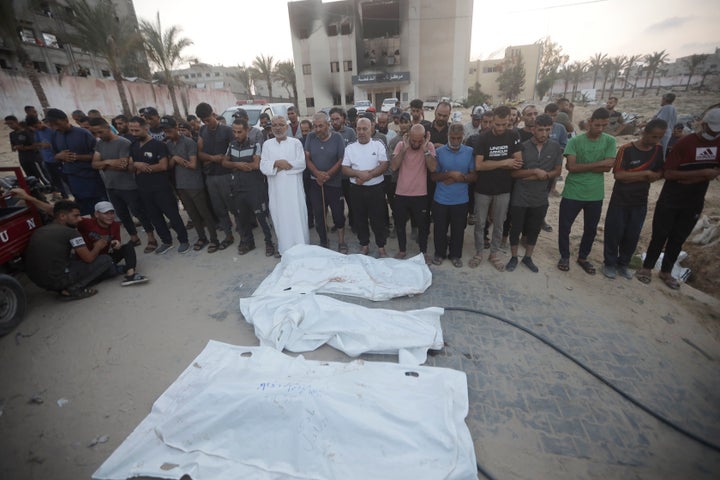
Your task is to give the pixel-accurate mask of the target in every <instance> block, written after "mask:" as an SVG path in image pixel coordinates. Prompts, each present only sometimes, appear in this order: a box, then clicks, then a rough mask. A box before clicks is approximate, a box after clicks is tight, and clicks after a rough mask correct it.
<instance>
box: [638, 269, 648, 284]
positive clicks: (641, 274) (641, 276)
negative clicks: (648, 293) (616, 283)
mask: <svg viewBox="0 0 720 480" xmlns="http://www.w3.org/2000/svg"><path fill="white" fill-rule="evenodd" d="M635 278H637V279H638V280H640V282H642V283H644V284H645V285H647V284H648V283H650V282H651V281H652V276H651V274H650V270H646V269H644V268H643V269H641V270H638V271H637V272H635Z"/></svg>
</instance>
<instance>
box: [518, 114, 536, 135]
mask: <svg viewBox="0 0 720 480" xmlns="http://www.w3.org/2000/svg"><path fill="white" fill-rule="evenodd" d="M537 116H538V111H537V107H535V105H526V106H525V108H523V109H522V120H523V128H520V129H518V135H520V142H526V141H528V140H530V139H531V138H532V137H533V127H534V126H535V119H536V118H537Z"/></svg>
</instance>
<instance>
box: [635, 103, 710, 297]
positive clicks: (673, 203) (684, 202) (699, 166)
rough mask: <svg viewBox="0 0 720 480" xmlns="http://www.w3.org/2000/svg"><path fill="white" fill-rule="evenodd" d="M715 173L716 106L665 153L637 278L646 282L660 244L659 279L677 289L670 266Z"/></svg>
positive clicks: (697, 213) (692, 226) (658, 253)
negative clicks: (662, 180) (647, 242)
mask: <svg viewBox="0 0 720 480" xmlns="http://www.w3.org/2000/svg"><path fill="white" fill-rule="evenodd" d="M718 175H720V108H713V109H711V110H708V112H707V113H706V114H705V116H704V117H703V119H702V123H701V124H700V131H698V132H696V133H694V134H691V135H686V136H684V137H683V138H681V139H680V140H678V142H677V143H676V144H675V146H674V147H673V148H672V150H671V151H670V154H669V155H668V158H667V160H666V162H665V166H664V176H665V184H664V185H663V188H662V191H661V192H660V196H659V197H658V200H657V203H656V204H655V214H654V215H653V223H652V238H651V239H650V245H648V250H647V255H646V256H645V261H643V268H642V269H640V270H638V271H637V273H636V274H635V276H636V277H637V278H638V280H640V281H641V282H643V283H650V279H651V276H650V272H651V271H652V269H653V267H654V266H655V263H656V262H657V260H658V258H659V257H660V253H661V252H662V251H663V247H664V251H665V254H664V256H663V260H662V266H661V268H660V279H661V280H662V281H663V282H665V284H666V285H667V286H668V287H670V288H672V289H673V290H677V289H678V288H680V284H679V283H678V281H677V280H676V279H675V278H673V276H672V268H673V266H674V265H675V262H676V261H677V259H678V256H679V255H680V251H681V250H682V245H683V243H685V240H686V239H687V237H688V236H689V235H690V233H691V232H692V230H693V228H694V227H695V224H696V223H697V221H698V218H700V214H701V213H702V210H703V207H704V206H705V193H707V189H708V186H709V185H710V181H711V180H715V179H716V178H718Z"/></svg>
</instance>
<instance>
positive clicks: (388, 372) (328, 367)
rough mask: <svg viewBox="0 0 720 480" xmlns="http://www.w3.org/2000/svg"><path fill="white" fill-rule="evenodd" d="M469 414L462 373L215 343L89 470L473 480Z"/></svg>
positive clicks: (105, 475)
mask: <svg viewBox="0 0 720 480" xmlns="http://www.w3.org/2000/svg"><path fill="white" fill-rule="evenodd" d="M467 412H468V396H467V386H466V377H465V374H464V373H463V372H458V371H455V370H449V369H444V368H434V367H407V366H405V367H403V366H401V365H396V364H389V363H374V362H367V363H365V362H362V361H355V362H352V363H347V364H343V363H324V362H317V361H307V360H305V359H303V358H302V357H297V358H292V357H289V356H286V355H283V354H281V353H279V352H277V351H275V350H272V349H269V348H265V347H236V346H232V345H227V344H223V343H219V342H214V341H211V342H210V343H208V345H207V346H206V348H205V350H203V352H202V353H201V354H200V355H199V356H198V357H197V358H196V359H195V361H194V362H192V364H191V365H190V366H189V367H188V368H187V369H186V370H185V371H184V372H183V373H182V374H181V375H180V377H179V378H178V379H177V380H176V381H175V382H174V383H173V384H172V385H171V386H170V387H169V388H168V389H167V391H165V393H163V394H162V395H161V396H160V398H158V400H157V401H156V402H155V404H154V406H153V409H152V412H151V413H150V415H148V417H146V418H145V419H144V420H143V421H142V423H141V424H140V425H139V426H138V427H137V428H136V429H135V431H133V433H132V434H131V435H130V436H129V437H128V438H127V439H126V440H125V441H124V442H123V443H122V445H120V447H118V449H117V450H116V451H115V452H114V453H113V454H112V456H111V457H110V458H109V459H108V460H107V461H106V462H105V463H104V464H103V465H102V466H101V467H100V468H99V469H98V470H97V471H96V472H95V473H94V474H93V478H94V479H96V480H124V479H127V478H131V477H134V476H149V477H155V478H167V479H179V478H180V477H182V476H183V475H189V476H190V477H191V478H192V479H193V480H206V479H212V480H224V479H233V480H235V479H240V478H242V479H256V480H271V479H272V480H279V479H333V480H334V479H343V480H352V479H362V480H367V479H380V478H382V479H385V478H388V479H390V478H392V479H396V480H402V479H408V480H418V479H448V480H453V479H463V480H465V479H469V478H476V471H475V468H476V464H475V452H474V449H473V444H472V439H471V437H470V432H469V431H468V428H467V426H466V425H465V422H464V419H465V416H466V415H467Z"/></svg>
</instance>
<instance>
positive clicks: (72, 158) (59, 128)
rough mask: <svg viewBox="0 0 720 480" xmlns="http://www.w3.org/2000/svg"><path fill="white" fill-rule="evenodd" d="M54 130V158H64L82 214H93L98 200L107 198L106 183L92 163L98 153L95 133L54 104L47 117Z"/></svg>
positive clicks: (71, 186) (64, 170) (62, 160)
mask: <svg viewBox="0 0 720 480" xmlns="http://www.w3.org/2000/svg"><path fill="white" fill-rule="evenodd" d="M45 118H46V119H47V120H48V122H49V123H50V126H51V127H52V129H53V130H55V134H54V135H53V137H52V148H53V151H54V152H55V159H56V160H58V161H60V162H62V165H63V173H64V174H65V176H66V179H67V182H68V185H69V186H70V192H71V193H72V194H73V197H75V201H76V202H77V203H78V204H79V205H80V214H81V215H90V214H92V213H93V212H94V211H95V204H96V203H98V202H102V201H103V200H107V193H106V191H105V184H104V183H103V181H102V177H100V173H98V171H97V170H95V169H94V168H93V167H92V165H91V163H92V158H93V155H94V154H95V137H93V136H92V134H91V133H90V132H88V131H87V130H85V129H84V128H79V127H73V126H72V125H70V121H69V120H68V116H67V115H66V114H65V112H63V111H62V110H58V109H57V108H51V109H50V110H48V112H47V115H46V117H45Z"/></svg>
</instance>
